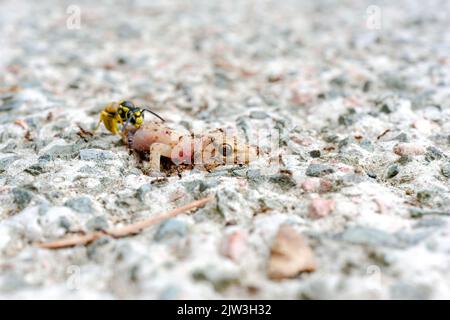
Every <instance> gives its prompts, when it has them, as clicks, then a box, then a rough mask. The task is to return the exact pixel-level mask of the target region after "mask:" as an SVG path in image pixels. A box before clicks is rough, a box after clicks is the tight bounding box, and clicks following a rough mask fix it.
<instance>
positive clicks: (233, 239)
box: [220, 229, 248, 261]
mask: <svg viewBox="0 0 450 320" xmlns="http://www.w3.org/2000/svg"><path fill="white" fill-rule="evenodd" d="M247 238H248V234H247V232H246V231H245V230H242V229H236V230H233V231H229V232H227V234H226V235H225V237H224V238H223V240H222V243H221V248H220V252H221V254H222V255H224V256H225V257H228V258H230V259H231V260H233V261H238V260H239V258H240V257H242V254H243V253H244V252H245V250H246V247H247Z"/></svg>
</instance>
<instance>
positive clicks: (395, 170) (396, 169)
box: [386, 164, 400, 179]
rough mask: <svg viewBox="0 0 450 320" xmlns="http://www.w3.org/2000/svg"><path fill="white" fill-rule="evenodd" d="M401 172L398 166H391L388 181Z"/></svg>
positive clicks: (387, 174)
mask: <svg viewBox="0 0 450 320" xmlns="http://www.w3.org/2000/svg"><path fill="white" fill-rule="evenodd" d="M399 172H400V169H399V167H398V166H397V165H396V164H393V165H391V166H390V167H389V168H388V170H387V173H386V177H387V178H388V179H390V178H393V177H395V176H396V175H397V174H398V173H399Z"/></svg>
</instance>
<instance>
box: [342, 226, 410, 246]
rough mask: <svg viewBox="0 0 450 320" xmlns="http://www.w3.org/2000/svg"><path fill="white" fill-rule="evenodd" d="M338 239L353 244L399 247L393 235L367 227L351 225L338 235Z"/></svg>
mask: <svg viewBox="0 0 450 320" xmlns="http://www.w3.org/2000/svg"><path fill="white" fill-rule="evenodd" d="M338 239H340V240H342V241H345V242H350V243H353V244H360V245H369V246H386V247H401V246H402V245H401V244H400V243H399V241H398V239H397V238H396V236H395V235H392V234H389V233H386V232H384V231H382V230H377V229H372V228H367V227H351V228H348V229H346V230H345V231H344V232H343V233H341V234H340V235H338Z"/></svg>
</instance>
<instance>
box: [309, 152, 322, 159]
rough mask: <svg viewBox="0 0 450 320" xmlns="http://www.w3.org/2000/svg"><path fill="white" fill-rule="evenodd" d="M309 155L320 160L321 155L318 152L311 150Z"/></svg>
mask: <svg viewBox="0 0 450 320" xmlns="http://www.w3.org/2000/svg"><path fill="white" fill-rule="evenodd" d="M309 155H310V156H311V158H320V156H321V155H322V153H321V152H320V150H311V151H310V152H309Z"/></svg>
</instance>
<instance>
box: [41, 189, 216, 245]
mask: <svg viewBox="0 0 450 320" xmlns="http://www.w3.org/2000/svg"><path fill="white" fill-rule="evenodd" d="M211 199H212V198H211V197H208V198H203V199H200V200H196V201H193V202H191V203H188V204H186V205H184V206H181V207H178V208H176V209H174V210H171V211H169V212H166V213H163V214H160V215H157V216H155V217H151V218H148V219H146V220H143V221H139V222H136V223H132V224H130V225H127V226H124V227H120V228H113V229H109V230H105V231H96V232H92V233H88V234H86V235H77V236H73V237H69V238H66V239H62V240H56V241H51V242H45V243H39V244H37V246H38V247H40V248H44V249H61V248H67V247H73V246H76V245H86V244H89V243H91V242H93V241H95V240H97V239H98V238H100V237H102V236H106V235H107V236H111V237H113V238H122V237H126V236H129V235H133V234H137V233H139V232H141V231H142V230H143V229H145V228H148V227H150V226H152V225H155V224H157V223H159V222H161V221H164V220H167V219H169V218H172V217H175V216H177V215H179V214H182V213H185V212H187V211H189V210H192V209H196V208H200V207H202V206H204V205H205V204H206V203H207V202H208V201H210V200H211Z"/></svg>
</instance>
